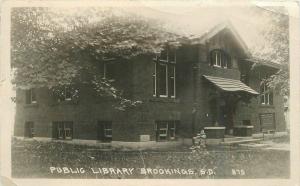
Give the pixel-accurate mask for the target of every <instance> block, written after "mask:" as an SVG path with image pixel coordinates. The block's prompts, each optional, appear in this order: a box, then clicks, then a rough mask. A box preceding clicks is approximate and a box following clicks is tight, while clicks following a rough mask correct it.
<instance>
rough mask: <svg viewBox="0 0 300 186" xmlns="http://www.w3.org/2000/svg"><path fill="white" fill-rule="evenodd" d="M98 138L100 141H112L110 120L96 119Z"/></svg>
mask: <svg viewBox="0 0 300 186" xmlns="http://www.w3.org/2000/svg"><path fill="white" fill-rule="evenodd" d="M97 135H98V137H97V138H98V140H99V141H102V142H111V141H112V121H98V126H97Z"/></svg>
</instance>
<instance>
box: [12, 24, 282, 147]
mask: <svg viewBox="0 0 300 186" xmlns="http://www.w3.org/2000/svg"><path fill="white" fill-rule="evenodd" d="M253 64H256V65H255V66H254V67H253ZM279 68H280V66H279V65H278V64H275V63H271V62H263V61H260V60H257V59H254V58H253V57H251V55H250V54H249V52H248V49H247V47H246V45H245V43H244V42H243V41H242V39H241V38H240V36H239V35H238V33H237V32H236V31H235V29H234V28H233V27H232V26H231V25H230V24H220V25H217V26H215V27H214V28H212V29H211V30H210V31H209V32H207V33H206V34H203V35H201V36H199V37H194V38H183V39H182V41H181V45H180V46H179V47H177V48H174V47H168V46H166V48H165V50H164V51H162V52H161V54H159V55H158V56H157V57H155V58H153V56H139V57H136V58H134V59H131V60H126V61H125V60H124V61H115V60H110V61H106V62H104V63H103V68H100V70H99V73H102V74H103V76H106V77H108V78H112V79H114V80H115V86H116V87H118V88H119V89H121V90H123V91H124V94H125V95H126V96H127V97H128V98H131V99H133V100H141V101H142V102H143V104H142V105H140V106H138V107H136V108H130V109H128V110H126V111H119V110H116V109H114V108H113V107H112V106H111V105H112V104H113V102H114V100H111V99H104V98H102V97H98V96H97V95H96V93H95V92H94V91H93V89H92V88H91V87H90V86H88V85H78V90H79V93H78V98H76V100H73V98H72V96H71V94H69V91H70V90H69V89H68V88H67V87H66V89H65V90H64V91H65V94H64V98H63V99H62V100H60V101H57V100H56V99H53V97H52V96H51V93H50V91H49V90H47V89H46V88H40V89H31V90H18V91H17V114H16V120H15V128H14V134H15V136H25V137H29V138H31V137H34V138H47V139H59V140H72V141H85V140H89V142H95V143H99V142H100V143H101V142H105V143H111V144H116V145H117V144H118V145H119V144H121V145H125V144H135V145H154V144H166V143H168V144H182V143H190V142H191V139H192V137H193V136H195V134H196V133H197V132H199V130H201V129H207V130H209V129H224V131H225V134H227V135H235V134H236V133H235V130H237V129H238V128H243V127H245V128H251V129H252V130H253V132H254V133H259V132H262V131H263V130H275V131H283V130H285V121H284V105H283V98H282V97H281V96H280V95H278V94H277V93H276V92H273V91H272V90H270V89H269V88H268V87H267V86H266V85H265V84H263V83H262V81H263V79H264V78H266V77H268V76H270V75H271V74H273V73H275V72H276V71H277V70H278V69H279Z"/></svg>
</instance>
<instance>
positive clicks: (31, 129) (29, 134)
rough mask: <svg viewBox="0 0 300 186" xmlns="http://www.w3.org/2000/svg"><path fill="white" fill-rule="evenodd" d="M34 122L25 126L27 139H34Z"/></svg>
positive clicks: (26, 123)
mask: <svg viewBox="0 0 300 186" xmlns="http://www.w3.org/2000/svg"><path fill="white" fill-rule="evenodd" d="M34 136H35V133H34V122H33V121H26V122H25V126H24V137H25V138H34Z"/></svg>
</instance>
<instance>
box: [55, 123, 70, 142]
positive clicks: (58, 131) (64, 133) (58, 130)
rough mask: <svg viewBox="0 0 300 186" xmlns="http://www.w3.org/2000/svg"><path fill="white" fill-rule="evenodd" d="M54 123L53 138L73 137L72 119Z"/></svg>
mask: <svg viewBox="0 0 300 186" xmlns="http://www.w3.org/2000/svg"><path fill="white" fill-rule="evenodd" d="M52 125H53V126H52V132H53V134H52V136H53V138H55V139H62V140H70V139H73V122H72V121H56V122H53V123H52Z"/></svg>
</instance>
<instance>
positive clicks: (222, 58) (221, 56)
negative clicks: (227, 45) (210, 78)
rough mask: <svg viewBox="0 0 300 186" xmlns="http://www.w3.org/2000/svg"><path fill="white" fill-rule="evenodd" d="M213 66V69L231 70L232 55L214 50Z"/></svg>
mask: <svg viewBox="0 0 300 186" xmlns="http://www.w3.org/2000/svg"><path fill="white" fill-rule="evenodd" d="M210 58H211V60H212V62H211V64H212V66H213V67H217V68H224V69H229V64H228V63H229V62H230V60H231V58H230V55H229V54H227V53H226V52H225V51H224V50H221V49H214V50H212V51H211V52H210Z"/></svg>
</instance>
